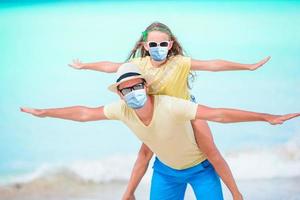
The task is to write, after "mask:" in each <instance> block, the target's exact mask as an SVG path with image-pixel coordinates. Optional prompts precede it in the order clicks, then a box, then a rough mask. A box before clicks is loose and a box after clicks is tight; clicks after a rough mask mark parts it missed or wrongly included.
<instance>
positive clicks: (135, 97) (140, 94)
mask: <svg viewBox="0 0 300 200" xmlns="http://www.w3.org/2000/svg"><path fill="white" fill-rule="evenodd" d="M124 98H125V101H126V104H127V105H128V106H129V107H131V108H133V109H139V108H142V107H143V106H144V105H145V103H146V101H147V94H146V90H145V89H141V90H133V91H131V92H130V93H128V94H126V95H125V96H124Z"/></svg>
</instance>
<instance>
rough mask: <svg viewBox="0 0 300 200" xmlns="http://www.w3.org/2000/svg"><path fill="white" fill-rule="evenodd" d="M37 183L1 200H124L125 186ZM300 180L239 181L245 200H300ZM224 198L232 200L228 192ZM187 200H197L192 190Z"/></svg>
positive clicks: (6, 191) (141, 194) (1, 190)
mask: <svg viewBox="0 0 300 200" xmlns="http://www.w3.org/2000/svg"><path fill="white" fill-rule="evenodd" d="M63 179H64V180H56V181H53V180H48V181H47V180H36V181H33V182H31V183H27V184H14V185H10V186H2V187H0V199H1V200H43V199H44V200H73V199H74V200H96V199H97V200H99V199H103V200H117V199H121V196H122V193H123V191H124V190H125V187H126V182H120V181H118V182H110V183H103V184H99V183H92V182H90V183H86V182H85V183H84V182H80V181H76V180H67V179H65V178H63ZM299 184H300V178H288V179H287V178H286V179H265V180H251V181H250V180H247V181H239V182H238V185H239V186H240V189H241V191H242V192H243V194H244V197H245V200H249V199H250V200H300V187H299ZM224 198H225V199H226V200H229V199H231V196H230V194H229V192H228V190H227V189H226V188H224ZM136 199H149V184H145V183H142V184H141V185H140V186H139V188H138V189H137V191H136ZM185 199H186V200H194V199H195V197H194V195H193V192H192V190H191V188H190V187H188V189H187V192H186V198H185Z"/></svg>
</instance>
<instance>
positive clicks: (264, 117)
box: [196, 105, 300, 125]
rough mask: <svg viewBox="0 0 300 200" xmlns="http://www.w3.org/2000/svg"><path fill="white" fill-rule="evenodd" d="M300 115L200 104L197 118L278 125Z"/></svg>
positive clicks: (223, 121) (221, 121)
mask: <svg viewBox="0 0 300 200" xmlns="http://www.w3.org/2000/svg"><path fill="white" fill-rule="evenodd" d="M299 116H300V113H293V114H286V115H271V114H267V113H257V112H249V111H244V110H237V109H228V108H209V107H207V106H202V105H198V109H197V114H196V119H202V120H208V121H214V122H220V123H234V122H251V121H265V122H269V123H270V124H273V125H276V124H282V123H284V122H285V121H287V120H290V119H292V118H295V117H299Z"/></svg>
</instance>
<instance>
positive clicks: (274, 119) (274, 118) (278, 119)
mask: <svg viewBox="0 0 300 200" xmlns="http://www.w3.org/2000/svg"><path fill="white" fill-rule="evenodd" d="M299 116H300V113H293V114H286V115H269V116H268V117H267V121H268V122H269V123H270V124H273V125H276V124H282V123H284V122H285V121H287V120H290V119H293V118H295V117H299Z"/></svg>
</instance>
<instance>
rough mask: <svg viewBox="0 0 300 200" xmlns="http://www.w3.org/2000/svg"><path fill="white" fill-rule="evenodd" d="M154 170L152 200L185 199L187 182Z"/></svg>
mask: <svg viewBox="0 0 300 200" xmlns="http://www.w3.org/2000/svg"><path fill="white" fill-rule="evenodd" d="M180 179H181V178H177V177H173V176H169V175H165V174H162V173H160V172H157V171H155V170H153V175H152V181H151V190H150V200H183V199H184V194H185V190H186V187H187V183H186V182H185V181H182V180H180Z"/></svg>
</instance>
